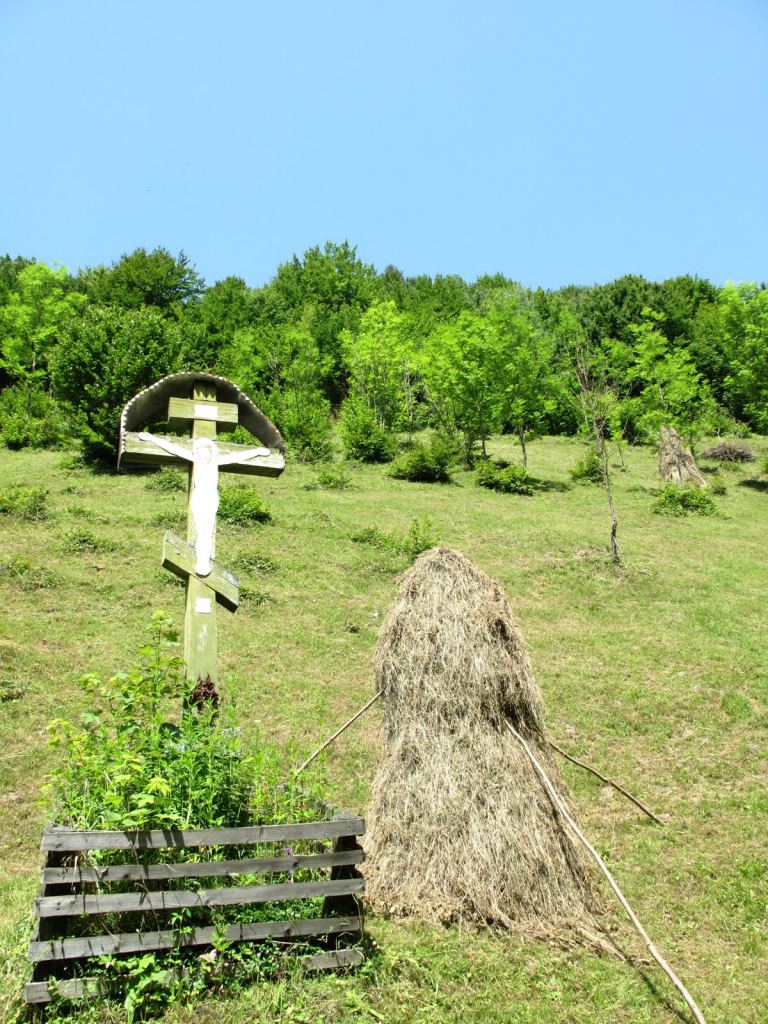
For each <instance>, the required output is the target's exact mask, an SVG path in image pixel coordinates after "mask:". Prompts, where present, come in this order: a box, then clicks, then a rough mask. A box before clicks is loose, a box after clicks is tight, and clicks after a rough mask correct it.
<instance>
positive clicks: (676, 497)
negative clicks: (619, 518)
mask: <svg viewBox="0 0 768 1024" xmlns="http://www.w3.org/2000/svg"><path fill="white" fill-rule="evenodd" d="M651 511H652V512H655V513H656V515H660V516H687V515H691V514H692V513H695V514H696V515H700V516H714V515H716V514H717V505H716V504H715V502H714V499H713V498H712V495H711V494H708V493H707V492H706V491H705V490H703V489H701V488H697V487H677V486H676V485H675V484H669V485H668V486H667V487H664V488H663V489H662V490H661V491H660V492H659V497H658V498H657V499H656V501H655V502H654V503H653V505H652V506H651Z"/></svg>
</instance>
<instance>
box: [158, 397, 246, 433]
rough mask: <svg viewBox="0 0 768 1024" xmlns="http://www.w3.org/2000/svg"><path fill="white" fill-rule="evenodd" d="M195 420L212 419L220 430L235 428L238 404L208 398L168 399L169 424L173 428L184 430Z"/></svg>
mask: <svg viewBox="0 0 768 1024" xmlns="http://www.w3.org/2000/svg"><path fill="white" fill-rule="evenodd" d="M193 420H211V421H213V422H214V423H215V424H216V426H217V427H218V429H219V431H224V430H234V429H235V427H236V426H237V405H236V404H235V403H234V402H217V401H215V400H214V401H209V400H206V399H192V398H170V399H169V400H168V426H169V427H170V428H171V430H184V428H185V427H189V424H190V423H191V422H192V421H193Z"/></svg>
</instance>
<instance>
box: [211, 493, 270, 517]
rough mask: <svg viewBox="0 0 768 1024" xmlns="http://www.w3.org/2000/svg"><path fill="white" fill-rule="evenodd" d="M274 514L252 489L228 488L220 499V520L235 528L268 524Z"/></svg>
mask: <svg viewBox="0 0 768 1024" xmlns="http://www.w3.org/2000/svg"><path fill="white" fill-rule="evenodd" d="M271 519H272V513H271V512H270V511H269V509H268V508H266V506H265V505H264V503H263V502H262V500H261V498H260V497H259V496H258V494H257V493H256V491H254V490H253V489H252V488H251V487H248V486H243V487H227V488H226V489H225V490H223V491H222V492H221V498H220V499H219V520H220V521H221V522H223V523H231V524H232V525H233V526H250V525H251V524H253V523H268V522H269V521H270V520H271Z"/></svg>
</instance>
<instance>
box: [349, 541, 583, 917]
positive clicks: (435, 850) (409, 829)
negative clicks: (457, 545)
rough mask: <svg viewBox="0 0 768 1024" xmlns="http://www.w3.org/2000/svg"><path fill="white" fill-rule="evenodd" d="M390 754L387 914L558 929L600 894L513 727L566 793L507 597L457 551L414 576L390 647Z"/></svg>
mask: <svg viewBox="0 0 768 1024" xmlns="http://www.w3.org/2000/svg"><path fill="white" fill-rule="evenodd" d="M375 672H376V680H377V687H378V688H381V689H382V690H383V698H382V699H383V703H384V729H385V750H384V757H383V760H382V763H381V765H380V767H379V770H378V772H377V774H376V778H375V780H374V783H373V790H372V794H371V804H370V809H369V813H368V835H367V838H366V852H367V860H366V868H365V876H366V891H367V895H368V898H369V900H370V901H371V903H372V905H373V906H374V907H376V908H377V909H378V910H380V911H382V912H384V913H390V914H396V915H403V916H409V917H416V918H420V919H421V920H425V921H427V922H430V923H434V922H437V921H443V922H447V921H452V920H465V921H474V922H476V923H481V924H485V923H495V924H501V925H504V926H507V927H514V928H523V929H525V930H527V931H530V932H533V933H536V934H545V933H546V934H551V933H552V931H553V930H554V929H556V928H559V927H561V926H562V925H564V924H568V923H572V924H579V923H582V924H583V923H585V921H587V920H588V919H589V917H590V911H594V910H596V909H597V904H596V899H595V897H594V895H593V892H592V887H591V883H590V879H589V875H588V872H587V867H586V866H585V861H584V858H583V853H582V851H581V849H580V848H578V847H577V846H575V845H574V842H573V841H572V839H571V837H570V835H569V834H568V833H567V832H566V831H564V827H563V826H562V825H561V823H560V821H559V819H558V818H557V817H556V815H555V813H554V812H553V808H552V804H551V802H550V800H549V798H548V796H547V794H546V793H545V791H544V790H543V788H542V785H541V783H540V781H539V780H538V779H537V777H536V775H535V774H534V772H533V769H532V768H531V767H530V764H529V763H528V762H527V761H526V758H525V754H524V752H523V750H522V748H521V746H520V744H519V743H518V742H517V741H516V740H515V738H514V736H513V735H512V734H511V733H510V732H509V730H508V729H507V728H506V727H505V722H511V723H512V724H513V725H514V726H515V727H516V728H517V729H518V730H519V731H520V732H522V733H523V735H524V736H525V737H526V739H527V740H528V742H529V743H530V744H531V746H532V748H533V750H534V752H535V754H536V756H537V757H538V758H539V759H540V760H541V762H542V763H543V764H544V766H545V767H546V770H547V772H548V774H549V776H550V778H551V779H552V780H553V782H554V784H555V786H556V787H557V788H558V790H559V791H560V792H561V793H563V795H565V788H564V786H563V784H562V782H561V781H560V778H559V774H558V772H557V769H556V768H555V766H554V764H553V762H552V759H551V757H550V753H549V749H548V747H547V745H546V741H545V738H544V731H543V721H542V718H543V715H542V701H541V695H540V693H539V689H538V686H537V684H536V680H535V679H534V676H533V672H532V670H531V665H530V662H529V660H528V655H527V653H526V651H525V646H524V644H523V640H522V637H521V635H520V632H519V631H518V629H517V627H516V626H515V623H514V621H513V619H512V614H511V611H510V608H509V605H508V603H507V601H506V598H505V596H504V594H503V592H502V590H501V588H500V587H499V586H498V584H496V583H495V582H494V581H493V580H492V579H490V578H489V577H488V576H486V575H485V573H483V572H481V571H480V570H479V569H478V568H477V567H476V566H475V565H474V564H473V563H472V562H471V561H470V560H469V559H468V558H467V557H465V556H464V555H463V554H461V553H460V552H458V551H452V550H450V549H448V548H433V549H432V550H430V551H427V552H425V553H424V554H422V555H421V556H420V557H419V559H418V560H417V561H416V563H415V564H414V565H413V566H412V567H411V568H410V569H409V570H408V572H406V573H405V574H404V576H403V580H402V586H401V589H400V593H399V596H398V597H397V599H396V600H395V602H394V604H393V605H392V606H391V608H390V609H389V611H388V613H387V616H386V618H385V620H384V623H383V625H382V630H381V635H380V637H379V641H378V644H377V647H376V658H375Z"/></svg>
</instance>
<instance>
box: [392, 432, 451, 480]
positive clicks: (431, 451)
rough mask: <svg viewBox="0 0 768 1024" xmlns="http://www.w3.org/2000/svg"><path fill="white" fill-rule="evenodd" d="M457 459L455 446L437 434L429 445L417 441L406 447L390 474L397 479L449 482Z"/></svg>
mask: <svg viewBox="0 0 768 1024" xmlns="http://www.w3.org/2000/svg"><path fill="white" fill-rule="evenodd" d="M455 461H456V450H455V446H454V445H452V444H451V442H450V441H449V440H448V439H447V438H444V437H441V436H440V435H439V434H436V435H434V436H433V437H432V438H431V440H430V443H429V445H426V444H422V442H421V441H416V442H414V444H412V445H411V446H410V448H406V450H405V451H404V452H402V453H401V454H400V455H398V457H397V458H396V459H395V461H394V462H393V463H392V465H391V467H390V469H389V475H390V476H392V477H394V478H395V479H396V480H411V481H414V482H418V483H449V482H450V479H451V474H450V468H451V466H452V465H453V464H454V463H455Z"/></svg>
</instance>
